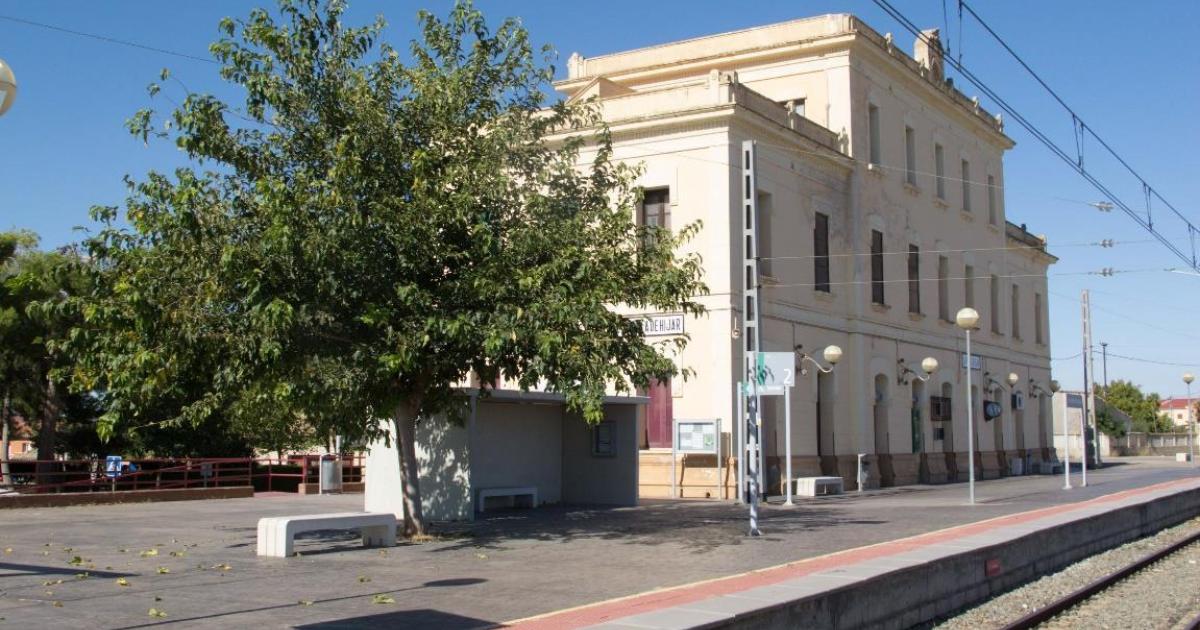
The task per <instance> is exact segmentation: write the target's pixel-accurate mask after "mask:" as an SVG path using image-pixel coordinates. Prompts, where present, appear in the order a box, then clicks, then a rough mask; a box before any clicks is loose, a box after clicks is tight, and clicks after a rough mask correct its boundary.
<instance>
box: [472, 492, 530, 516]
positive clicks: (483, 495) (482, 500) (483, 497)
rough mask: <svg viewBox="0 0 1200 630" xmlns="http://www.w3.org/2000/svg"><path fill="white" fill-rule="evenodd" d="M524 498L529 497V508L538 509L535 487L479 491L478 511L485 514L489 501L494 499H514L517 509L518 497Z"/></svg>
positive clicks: (514, 505)
mask: <svg viewBox="0 0 1200 630" xmlns="http://www.w3.org/2000/svg"><path fill="white" fill-rule="evenodd" d="M524 496H528V497H529V507H537V504H538V497H537V488H535V487H533V486H522V487H519V488H483V489H481V490H480V491H479V500H478V502H477V505H478V508H477V509H478V511H480V512H484V511H485V509H486V507H487V500H488V499H490V498H492V497H512V499H513V507H516V503H517V497H524Z"/></svg>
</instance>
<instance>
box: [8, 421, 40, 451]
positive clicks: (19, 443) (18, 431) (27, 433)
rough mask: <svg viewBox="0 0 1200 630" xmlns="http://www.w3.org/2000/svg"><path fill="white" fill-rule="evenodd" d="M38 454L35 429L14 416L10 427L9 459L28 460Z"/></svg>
mask: <svg viewBox="0 0 1200 630" xmlns="http://www.w3.org/2000/svg"><path fill="white" fill-rule="evenodd" d="M36 452H37V449H36V447H35V446H34V444H33V429H32V428H31V427H30V426H29V423H28V422H26V421H25V419H24V418H22V417H21V416H14V417H13V419H12V424H11V425H10V426H9V443H8V459H28V458H30V457H31V455H32V454H33V453H36Z"/></svg>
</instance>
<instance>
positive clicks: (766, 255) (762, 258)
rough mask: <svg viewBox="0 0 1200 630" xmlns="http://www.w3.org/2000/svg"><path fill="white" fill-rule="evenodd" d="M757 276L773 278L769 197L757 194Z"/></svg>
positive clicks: (764, 194)
mask: <svg viewBox="0 0 1200 630" xmlns="http://www.w3.org/2000/svg"><path fill="white" fill-rule="evenodd" d="M757 205H758V275H760V276H767V277H768V278H774V277H775V274H774V273H773V271H774V265H772V264H771V241H772V238H773V234H772V232H771V215H772V214H773V213H772V210H771V195H769V194H767V193H761V192H760V193H758V204H757Z"/></svg>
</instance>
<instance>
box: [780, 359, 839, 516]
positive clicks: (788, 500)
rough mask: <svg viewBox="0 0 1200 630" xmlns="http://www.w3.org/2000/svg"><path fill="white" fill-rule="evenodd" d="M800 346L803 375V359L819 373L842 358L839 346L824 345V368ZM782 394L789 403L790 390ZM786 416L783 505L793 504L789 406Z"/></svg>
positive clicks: (804, 372) (825, 371)
mask: <svg viewBox="0 0 1200 630" xmlns="http://www.w3.org/2000/svg"><path fill="white" fill-rule="evenodd" d="M801 347H802V346H796V352H799V353H800V373H801V374H805V375H807V374H808V370H807V369H805V367H804V362H805V361H808V362H809V363H812V364H813V366H815V367H816V368H817V370H818V371H820V372H821V373H823V374H828V373H830V372H832V371H833V366H835V365H837V362H838V361H840V360H841V359H842V349H841V348H839V347H837V346H833V345H830V346H825V350H824V352H822V353H821V355H822V356H823V357H825V360H826V361H827V362H829V367H828V368H826V367H824V366H822V365H821V364H820V363H819V362H817V360H816V359H814V358H812V357H810V356H808V354H806V353H805V352H804V351H803V350H801ZM784 396H786V397H787V398H785V399H784V402H786V403H787V404H789V405H790V404H791V400H790V397H791V394H790V392H785V393H784ZM787 416H788V420H787V422H785V423H784V425H783V426H784V428H783V433H784V435H783V441H784V444H785V450H786V453H785V454H784V457H785V458H786V460H787V461H786V463H785V464H784V467H785V474H786V475H787V477H786V481H785V482H784V486H785V487H784V490H785V491H786V492H785V494H786V497H787V498H786V499H785V500H784V503H783V504H784V505H793V503H792V422H791V411H790V407H789V411H788V412H787Z"/></svg>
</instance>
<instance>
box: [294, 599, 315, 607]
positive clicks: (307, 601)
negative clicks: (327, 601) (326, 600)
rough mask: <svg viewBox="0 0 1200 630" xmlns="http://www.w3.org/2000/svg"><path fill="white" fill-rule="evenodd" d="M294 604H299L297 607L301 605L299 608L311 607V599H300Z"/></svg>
mask: <svg viewBox="0 0 1200 630" xmlns="http://www.w3.org/2000/svg"><path fill="white" fill-rule="evenodd" d="M296 603H297V604H299V605H301V606H312V605H313V602H312V600H311V599H302V600H300V601H298V602H296Z"/></svg>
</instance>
